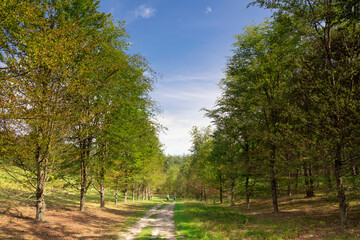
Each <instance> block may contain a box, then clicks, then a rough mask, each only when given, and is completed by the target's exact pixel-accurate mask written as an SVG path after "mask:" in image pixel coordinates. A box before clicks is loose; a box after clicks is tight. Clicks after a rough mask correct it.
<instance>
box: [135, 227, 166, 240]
mask: <svg viewBox="0 0 360 240" xmlns="http://www.w3.org/2000/svg"><path fill="white" fill-rule="evenodd" d="M152 230H153V228H152V227H145V228H143V230H142V231H141V233H139V235H138V236H137V238H136V240H149V239H152V240H160V239H164V238H161V237H153V236H152Z"/></svg>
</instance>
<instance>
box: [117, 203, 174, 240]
mask: <svg viewBox="0 0 360 240" xmlns="http://www.w3.org/2000/svg"><path fill="white" fill-rule="evenodd" d="M174 206H175V203H171V204H158V205H156V206H154V207H153V208H151V209H150V210H149V211H148V212H147V213H146V215H145V216H143V217H142V218H141V219H140V220H139V221H138V222H137V223H136V224H134V225H133V226H132V228H131V229H130V230H128V231H127V232H125V233H124V234H121V235H120V239H124V240H132V239H168V240H176V237H175V233H174V229H175V224H174V219H173V217H174Z"/></svg>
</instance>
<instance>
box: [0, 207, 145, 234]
mask: <svg viewBox="0 0 360 240" xmlns="http://www.w3.org/2000/svg"><path fill="white" fill-rule="evenodd" d="M145 208H147V207H146V206H145V205H141V204H137V203H128V204H124V203H119V205H118V206H115V205H114V203H108V204H107V207H105V208H100V207H98V204H95V203H88V205H87V207H86V211H85V212H80V211H78V210H77V207H76V204H64V205H62V206H55V205H52V204H51V203H50V204H49V205H48V206H47V210H46V212H45V218H46V221H45V222H43V223H40V222H37V221H35V220H34V217H35V207H33V206H26V205H21V204H20V203H19V202H16V201H15V202H10V201H6V202H4V201H0V239H24V240H25V239H26V240H39V239H46V240H60V239H61V240H70V239H84V240H85V239H118V238H117V234H118V231H120V230H121V228H122V227H123V225H124V223H125V222H126V221H127V220H128V219H129V217H132V216H134V215H138V214H139V213H141V212H143V211H144V209H145Z"/></svg>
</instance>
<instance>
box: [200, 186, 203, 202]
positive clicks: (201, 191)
mask: <svg viewBox="0 0 360 240" xmlns="http://www.w3.org/2000/svg"><path fill="white" fill-rule="evenodd" d="M202 200H203V189H202V188H201V190H200V202H202Z"/></svg>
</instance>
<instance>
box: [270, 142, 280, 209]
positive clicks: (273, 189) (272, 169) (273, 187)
mask: <svg viewBox="0 0 360 240" xmlns="http://www.w3.org/2000/svg"><path fill="white" fill-rule="evenodd" d="M275 160H276V147H275V146H272V151H271V156H270V177H271V193H272V202H273V209H274V213H278V212H279V206H278V200H277V197H278V196H277V182H276V173H275Z"/></svg>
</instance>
